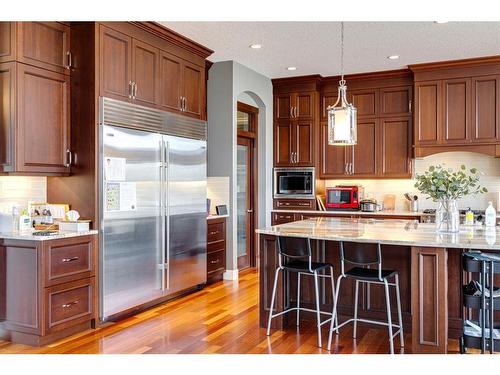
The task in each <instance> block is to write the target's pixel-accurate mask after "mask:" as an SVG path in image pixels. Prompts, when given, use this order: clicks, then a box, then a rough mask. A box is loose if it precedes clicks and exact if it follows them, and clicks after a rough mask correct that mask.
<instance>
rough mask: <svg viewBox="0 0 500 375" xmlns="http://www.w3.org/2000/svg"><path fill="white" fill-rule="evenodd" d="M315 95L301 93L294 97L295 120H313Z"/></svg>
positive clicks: (312, 93)
mask: <svg viewBox="0 0 500 375" xmlns="http://www.w3.org/2000/svg"><path fill="white" fill-rule="evenodd" d="M315 97H316V95H315V93H314V92H303V93H297V94H295V95H294V100H293V102H294V105H295V112H294V116H295V118H298V119H299V120H306V119H312V118H314V107H315V100H314V99H315Z"/></svg>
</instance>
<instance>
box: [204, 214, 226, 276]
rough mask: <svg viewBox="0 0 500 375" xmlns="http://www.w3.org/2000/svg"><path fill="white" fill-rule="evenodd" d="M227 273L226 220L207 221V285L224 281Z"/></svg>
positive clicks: (218, 218) (223, 218) (222, 218)
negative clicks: (223, 278) (225, 272)
mask: <svg viewBox="0 0 500 375" xmlns="http://www.w3.org/2000/svg"><path fill="white" fill-rule="evenodd" d="M224 271H226V218H225V217H216V218H212V219H208V220H207V283H212V282H215V281H220V280H222V275H223V274H224Z"/></svg>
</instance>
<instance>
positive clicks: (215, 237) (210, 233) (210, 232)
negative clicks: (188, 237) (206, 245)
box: [207, 223, 225, 242]
mask: <svg viewBox="0 0 500 375" xmlns="http://www.w3.org/2000/svg"><path fill="white" fill-rule="evenodd" d="M224 232H225V229H224V223H210V224H208V225H207V241H208V242H215V241H220V240H222V239H224V237H225V233H224Z"/></svg>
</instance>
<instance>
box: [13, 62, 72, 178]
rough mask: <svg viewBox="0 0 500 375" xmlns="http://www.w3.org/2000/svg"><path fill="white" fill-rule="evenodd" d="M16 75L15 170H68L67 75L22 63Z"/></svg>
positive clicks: (50, 171) (68, 112)
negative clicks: (16, 125)
mask: <svg viewBox="0 0 500 375" xmlns="http://www.w3.org/2000/svg"><path fill="white" fill-rule="evenodd" d="M17 76H18V80H17V85H18V107H17V110H18V119H17V124H18V134H17V151H16V157H17V158H16V159H17V160H16V164H17V170H18V171H20V172H40V173H67V172H69V165H67V151H68V150H69V139H70V111H69V103H70V80H69V77H68V76H67V75H64V74H59V73H54V72H50V71H48V70H45V69H40V68H35V67H33V66H29V65H24V64H18V66H17Z"/></svg>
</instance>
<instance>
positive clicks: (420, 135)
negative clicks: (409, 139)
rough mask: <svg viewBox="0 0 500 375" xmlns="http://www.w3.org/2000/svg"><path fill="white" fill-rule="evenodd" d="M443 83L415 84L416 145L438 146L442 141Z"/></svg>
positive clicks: (427, 82)
mask: <svg viewBox="0 0 500 375" xmlns="http://www.w3.org/2000/svg"><path fill="white" fill-rule="evenodd" d="M442 87H443V85H442V82H441V81H426V82H417V83H415V97H416V102H415V113H416V114H415V121H416V124H415V143H416V144H426V143H427V144H437V143H438V142H439V140H440V139H441V127H440V126H441V123H442V120H441V118H442V102H441V97H442Z"/></svg>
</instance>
